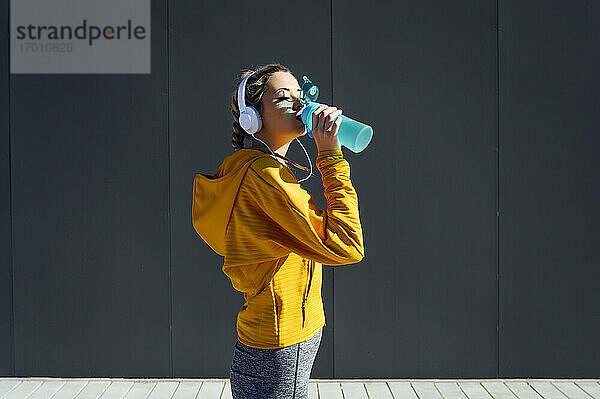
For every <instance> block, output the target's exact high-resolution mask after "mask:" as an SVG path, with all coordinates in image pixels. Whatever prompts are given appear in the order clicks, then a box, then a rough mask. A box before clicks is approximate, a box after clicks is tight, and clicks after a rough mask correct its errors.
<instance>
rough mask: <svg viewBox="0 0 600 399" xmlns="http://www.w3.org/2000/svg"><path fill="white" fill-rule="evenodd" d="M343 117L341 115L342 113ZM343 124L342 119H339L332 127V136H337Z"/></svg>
mask: <svg viewBox="0 0 600 399" xmlns="http://www.w3.org/2000/svg"><path fill="white" fill-rule="evenodd" d="M340 115H341V113H340ZM341 124H342V118H341V117H338V118H337V119H336V120H335V121H334V122H333V125H332V127H331V135H332V136H335V135H336V134H337V132H338V129H339V128H340V125H341Z"/></svg>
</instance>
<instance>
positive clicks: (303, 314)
mask: <svg viewBox="0 0 600 399" xmlns="http://www.w3.org/2000/svg"><path fill="white" fill-rule="evenodd" d="M313 266H314V261H312V260H309V270H308V273H307V275H308V283H307V284H306V291H305V292H304V298H302V328H304V323H305V321H306V302H307V300H308V294H309V292H310V286H311V283H312V278H313V270H314V267H313Z"/></svg>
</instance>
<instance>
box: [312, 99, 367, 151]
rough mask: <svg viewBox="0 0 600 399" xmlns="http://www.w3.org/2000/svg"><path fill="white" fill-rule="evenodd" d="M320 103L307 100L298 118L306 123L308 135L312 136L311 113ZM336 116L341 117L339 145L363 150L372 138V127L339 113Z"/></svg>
mask: <svg viewBox="0 0 600 399" xmlns="http://www.w3.org/2000/svg"><path fill="white" fill-rule="evenodd" d="M321 105H324V104H321V103H317V102H314V101H307V102H306V106H305V107H304V110H303V111H302V115H301V116H300V119H302V123H304V124H305V125H306V133H307V134H308V137H310V138H314V136H313V134H312V132H311V130H312V114H313V112H314V111H315V110H316V109H317V108H319V107H320V106H321ZM338 118H342V122H341V123H340V127H339V128H338V132H337V135H338V140H339V142H340V144H341V145H343V146H344V147H346V148H349V149H350V150H351V151H352V152H354V153H359V152H361V151H362V150H364V149H365V148H366V147H367V146H368V145H369V143H370V142H371V139H372V138H373V128H372V127H371V126H369V125H366V124H364V123H362V122H359V121H356V120H354V119H352V118H348V117H347V116H345V115H339V116H338Z"/></svg>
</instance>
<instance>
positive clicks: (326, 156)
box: [317, 150, 344, 162]
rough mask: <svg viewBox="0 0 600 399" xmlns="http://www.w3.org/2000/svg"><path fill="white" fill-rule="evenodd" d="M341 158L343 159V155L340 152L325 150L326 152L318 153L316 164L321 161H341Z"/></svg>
mask: <svg viewBox="0 0 600 399" xmlns="http://www.w3.org/2000/svg"><path fill="white" fill-rule="evenodd" d="M343 158H344V153H343V152H342V150H326V151H321V152H319V155H317V162H319V161H323V160H327V161H334V160H337V159H343Z"/></svg>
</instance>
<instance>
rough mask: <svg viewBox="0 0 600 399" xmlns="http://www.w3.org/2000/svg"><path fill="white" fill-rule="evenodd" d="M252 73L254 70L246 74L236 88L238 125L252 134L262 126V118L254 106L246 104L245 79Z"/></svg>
mask: <svg viewBox="0 0 600 399" xmlns="http://www.w3.org/2000/svg"><path fill="white" fill-rule="evenodd" d="M252 75H254V72H252V73H251V74H250V75H248V76H246V77H245V78H244V79H243V80H242V82H241V83H240V87H239V88H238V107H239V108H240V118H239V120H240V126H242V129H244V130H245V131H246V132H248V134H250V135H252V136H254V133H256V132H258V131H259V130H260V129H261V128H262V119H261V118H260V114H259V113H258V111H257V110H256V108H254V107H252V106H250V105H248V106H246V98H245V97H246V96H245V93H246V81H247V80H248V78H249V77H250V76H252Z"/></svg>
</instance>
